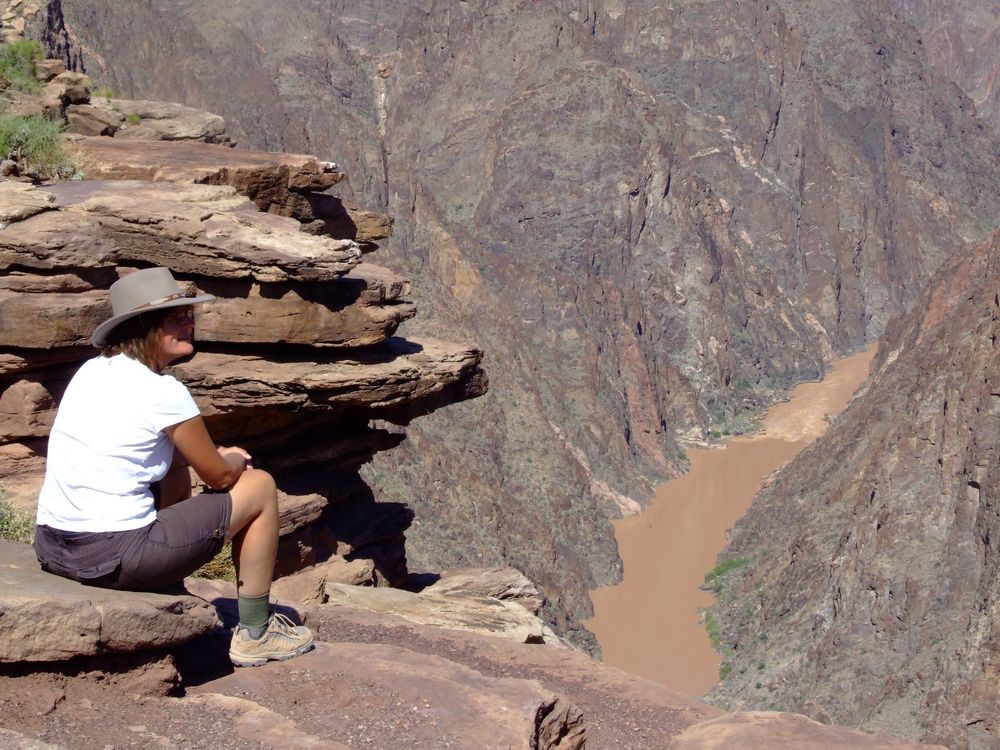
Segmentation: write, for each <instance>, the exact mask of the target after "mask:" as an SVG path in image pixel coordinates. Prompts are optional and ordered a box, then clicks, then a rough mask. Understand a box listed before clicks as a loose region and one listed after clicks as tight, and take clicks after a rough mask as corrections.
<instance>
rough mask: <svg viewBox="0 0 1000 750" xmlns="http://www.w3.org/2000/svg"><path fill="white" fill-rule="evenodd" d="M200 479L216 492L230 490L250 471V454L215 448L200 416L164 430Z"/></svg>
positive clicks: (237, 450)
mask: <svg viewBox="0 0 1000 750" xmlns="http://www.w3.org/2000/svg"><path fill="white" fill-rule="evenodd" d="M163 432H164V433H166V435H167V437H168V438H170V440H171V441H172V442H173V444H174V446H175V447H176V448H177V450H178V451H180V453H181V455H182V456H184V458H185V459H186V460H187V462H188V463H189V464H191V467H192V468H193V469H194V471H195V473H196V474H197V475H198V477H199V478H200V479H201V481H203V482H204V483H205V484H207V485H208V486H209V487H211V488H212V489H213V490H228V489H229V488H230V487H232V486H233V485H234V484H236V480H237V479H239V478H240V475H241V474H242V473H243V472H244V470H245V469H246V468H247V463H248V461H249V459H250V456H249V454H248V453H247V452H246V451H244V450H243V449H242V448H216V447H215V443H213V442H212V438H211V437H210V436H209V434H208V430H207V429H206V428H205V420H203V419H202V418H201V416H197V417H192V418H191V419H188V420H186V421H184V422H179V423H178V424H175V425H171V426H170V427H167V428H165V429H164V430H163Z"/></svg>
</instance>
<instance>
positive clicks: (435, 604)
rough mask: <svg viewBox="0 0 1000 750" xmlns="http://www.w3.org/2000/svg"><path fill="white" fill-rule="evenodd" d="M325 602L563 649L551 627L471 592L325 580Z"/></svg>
mask: <svg viewBox="0 0 1000 750" xmlns="http://www.w3.org/2000/svg"><path fill="white" fill-rule="evenodd" d="M325 594H326V597H327V604H326V605H324V606H341V607H353V608H356V609H365V610H368V611H369V612H375V613H378V614H393V615H395V616H397V617H402V618H403V619H404V620H408V621H409V622H414V623H417V624H419V625H433V626H435V627H440V628H449V629H452V630H465V631H471V632H474V633H481V634H483V635H494V636H497V637H499V638H505V639H508V640H512V641H516V642H517V643H537V644H541V643H545V644H550V645H558V646H563V645H565V644H564V642H563V641H562V639H560V638H559V636H557V635H556V634H555V633H554V632H553V631H552V629H551V628H549V627H548V626H547V625H545V623H543V622H542V621H541V620H540V619H538V617H536V616H535V615H533V614H532V613H531V612H529V611H528V610H527V609H525V608H524V607H522V606H521V605H520V604H514V603H512V602H506V601H502V600H500V599H494V598H490V597H487V596H477V595H475V594H470V593H459V592H456V593H452V594H436V593H420V594H414V593H412V592H410V591H404V590H402V589H391V588H372V587H369V586H348V585H345V584H342V583H335V582H331V581H327V583H326V586H325Z"/></svg>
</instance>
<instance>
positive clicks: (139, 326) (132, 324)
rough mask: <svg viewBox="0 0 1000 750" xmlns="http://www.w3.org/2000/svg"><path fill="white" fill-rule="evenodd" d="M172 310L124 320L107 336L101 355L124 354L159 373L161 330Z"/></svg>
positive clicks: (157, 311)
mask: <svg viewBox="0 0 1000 750" xmlns="http://www.w3.org/2000/svg"><path fill="white" fill-rule="evenodd" d="M171 311H172V310H171V309H166V310H152V311H150V312H147V313H142V314H141V315H136V316H135V317H134V318H129V319H128V320H123V321H122V322H121V323H119V324H118V325H116V326H115V327H114V328H113V329H112V330H111V332H110V333H109V334H108V336H107V343H105V344H104V346H103V347H101V354H102V355H104V356H105V357H113V356H115V355H116V354H124V355H126V356H127V357H129V358H130V359H134V360H136V361H137V362H142V363H143V364H144V365H146V367H148V368H149V369H150V370H152V371H153V372H159V369H158V363H157V354H159V346H160V336H159V333H160V328H162V327H163V321H164V320H165V319H166V317H167V315H168V314H170V312H171Z"/></svg>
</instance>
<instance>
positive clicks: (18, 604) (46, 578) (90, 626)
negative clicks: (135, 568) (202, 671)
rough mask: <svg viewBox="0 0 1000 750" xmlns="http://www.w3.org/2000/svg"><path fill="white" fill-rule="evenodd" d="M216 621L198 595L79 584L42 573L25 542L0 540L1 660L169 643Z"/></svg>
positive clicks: (201, 631)
mask: <svg viewBox="0 0 1000 750" xmlns="http://www.w3.org/2000/svg"><path fill="white" fill-rule="evenodd" d="M218 625H219V619H218V617H217V616H216V614H215V610H214V609H213V608H212V607H211V606H210V605H209V604H207V603H206V602H205V601H203V600H201V599H198V598H196V597H193V596H189V595H187V594H179V595H177V594H152V593H136V592H124V591H112V590H109V589H99V588H94V587H88V586H83V585H81V584H79V583H76V582H74V581H70V580H68V579H65V578H60V577H59V576H55V575H52V574H50V573H46V572H44V571H43V570H42V569H41V568H40V567H39V566H38V562H37V560H36V559H35V553H34V551H33V550H32V549H31V547H29V546H28V545H25V544H16V543H14V542H8V541H5V540H0V663H12V662H22V661H30V662H45V661H62V660H65V659H72V658H74V657H76V656H95V655H98V654H109V653H123V652H131V651H140V650H147V649H157V648H168V647H171V646H176V645H177V644H180V643H184V642H186V641H189V640H191V639H193V638H197V637H199V636H203V635H205V634H207V633H209V632H211V631H212V630H213V629H214V628H215V627H217V626H218Z"/></svg>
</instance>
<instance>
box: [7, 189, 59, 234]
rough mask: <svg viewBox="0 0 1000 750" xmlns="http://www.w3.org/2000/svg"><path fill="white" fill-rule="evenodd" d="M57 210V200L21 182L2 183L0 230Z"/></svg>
mask: <svg viewBox="0 0 1000 750" xmlns="http://www.w3.org/2000/svg"><path fill="white" fill-rule="evenodd" d="M54 208H56V203H55V198H54V197H53V196H52V195H50V194H48V193H44V192H41V191H39V190H35V189H34V188H33V187H32V186H31V185H26V184H24V183H21V182H6V181H0V228H2V226H3V225H5V224H7V223H9V222H12V221H21V220H22V219H27V218H28V217H29V216H34V215H35V214H40V213H42V211H51V210H52V209H54Z"/></svg>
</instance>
